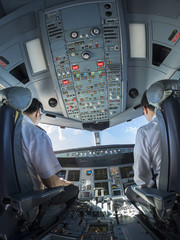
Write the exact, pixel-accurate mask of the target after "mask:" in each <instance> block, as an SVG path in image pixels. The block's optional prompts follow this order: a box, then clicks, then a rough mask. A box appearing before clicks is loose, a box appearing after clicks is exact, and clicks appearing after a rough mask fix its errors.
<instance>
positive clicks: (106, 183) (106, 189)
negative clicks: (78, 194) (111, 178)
mask: <svg viewBox="0 0 180 240" xmlns="http://www.w3.org/2000/svg"><path fill="white" fill-rule="evenodd" d="M98 187H102V188H104V195H109V188H108V182H98V183H95V188H98ZM100 194H101V191H99V192H98V195H99V196H100Z"/></svg>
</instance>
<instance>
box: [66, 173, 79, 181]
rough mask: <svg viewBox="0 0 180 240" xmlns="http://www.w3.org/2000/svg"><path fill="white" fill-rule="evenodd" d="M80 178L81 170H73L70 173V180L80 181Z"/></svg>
mask: <svg viewBox="0 0 180 240" xmlns="http://www.w3.org/2000/svg"><path fill="white" fill-rule="evenodd" d="M79 178H80V171H79V170H71V171H69V173H68V181H73V182H78V181H79Z"/></svg>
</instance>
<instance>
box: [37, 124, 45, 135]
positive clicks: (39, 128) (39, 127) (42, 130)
mask: <svg viewBox="0 0 180 240" xmlns="http://www.w3.org/2000/svg"><path fill="white" fill-rule="evenodd" d="M36 127H38V128H39V129H41V130H42V131H44V132H45V133H46V131H45V130H44V129H43V128H41V127H39V126H37V125H36Z"/></svg>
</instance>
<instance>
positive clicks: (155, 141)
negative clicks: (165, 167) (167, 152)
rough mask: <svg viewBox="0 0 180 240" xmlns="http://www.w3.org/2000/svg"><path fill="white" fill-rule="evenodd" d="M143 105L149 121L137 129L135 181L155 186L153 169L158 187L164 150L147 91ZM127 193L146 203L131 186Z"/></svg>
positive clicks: (133, 198) (136, 200)
mask: <svg viewBox="0 0 180 240" xmlns="http://www.w3.org/2000/svg"><path fill="white" fill-rule="evenodd" d="M141 105H142V107H143V110H144V115H145V117H146V119H147V120H148V121H149V123H148V124H146V125H144V126H142V127H141V128H140V129H139V130H138V131H137V135H136V140H135V147H134V165H133V169H134V181H135V183H136V184H137V185H144V186H147V187H153V186H154V185H155V183H154V181H153V179H152V178H153V174H152V169H153V172H154V174H157V177H156V185H157V187H158V185H159V171H160V164H161V151H162V146H161V132H160V126H159V123H158V119H157V117H156V114H155V111H154V107H153V106H152V105H150V104H149V103H148V101H147V98H146V92H145V93H144V94H143V96H142V100H141ZM126 194H127V197H128V198H129V199H130V200H131V201H134V202H143V203H144V200H143V199H141V198H140V197H139V196H138V195H137V194H136V193H135V192H134V191H133V190H132V189H131V187H130V186H129V187H127V189H126Z"/></svg>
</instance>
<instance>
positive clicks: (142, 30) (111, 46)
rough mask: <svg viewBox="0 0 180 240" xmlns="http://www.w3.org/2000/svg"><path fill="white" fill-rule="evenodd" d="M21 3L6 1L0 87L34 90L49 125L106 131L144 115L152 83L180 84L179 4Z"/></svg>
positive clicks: (1, 23) (113, 1)
mask: <svg viewBox="0 0 180 240" xmlns="http://www.w3.org/2000/svg"><path fill="white" fill-rule="evenodd" d="M7 2H8V3H9V5H7ZM135 2H136V4H135ZM15 3H16V4H15ZM18 4H20V3H19V1H6V2H5V1H3V0H1V5H2V8H1V9H2V12H0V15H2V16H3V14H4V16H3V17H2V18H1V19H0V34H1V38H0V68H1V73H0V84H1V85H2V86H4V87H8V86H12V85H19V86H24V87H28V88H30V89H31V91H32V93H33V96H34V97H37V98H39V99H40V100H41V101H42V103H43V106H44V110H45V111H44V113H45V114H44V115H43V117H42V122H44V123H48V124H55V125H59V126H61V127H74V128H79V129H86V130H90V131H99V130H103V129H105V128H108V127H110V126H114V125H116V124H119V123H121V122H123V121H127V120H130V119H133V118H135V117H137V116H139V115H141V114H142V111H141V109H140V108H138V106H139V104H140V98H141V95H142V94H143V92H144V90H145V89H147V88H148V87H149V86H150V85H151V84H152V83H154V82H155V81H158V80H161V79H169V78H173V76H175V78H176V79H177V78H179V74H178V71H177V70H178V69H179V62H180V54H179V52H178V51H177V49H179V35H180V34H179V32H180V24H179V22H180V21H179V12H180V10H177V9H180V8H177V5H178V4H179V2H178V1H170V0H166V1H158V6H157V1H155V0H154V1H151V3H148V4H150V5H148V9H146V6H145V5H144V2H143V1H142V0H133V1H132V0H128V1H123V0H117V1H116V0H110V1H76V0H75V1H60V0H54V1H45V0H36V1H26V2H25V1H22V2H21V5H18ZM160 6H162V8H161V7H160ZM157 8H158V9H159V14H158V13H157ZM168 8H169V9H170V10H169V12H168ZM160 10H161V11H160ZM10 12H11V13H10ZM168 13H169V14H168ZM178 34H179V35H178Z"/></svg>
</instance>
